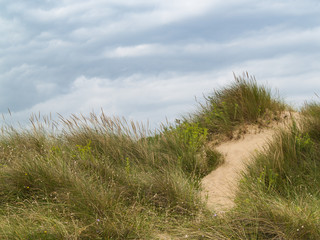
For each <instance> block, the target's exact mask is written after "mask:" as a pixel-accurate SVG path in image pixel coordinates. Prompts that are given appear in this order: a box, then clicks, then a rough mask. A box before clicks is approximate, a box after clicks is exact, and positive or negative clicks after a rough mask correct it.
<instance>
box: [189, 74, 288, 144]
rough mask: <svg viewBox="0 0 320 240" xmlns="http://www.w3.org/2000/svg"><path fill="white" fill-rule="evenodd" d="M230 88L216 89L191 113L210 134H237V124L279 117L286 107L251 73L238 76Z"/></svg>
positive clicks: (264, 121) (194, 119) (229, 135)
mask: <svg viewBox="0 0 320 240" xmlns="http://www.w3.org/2000/svg"><path fill="white" fill-rule="evenodd" d="M234 77H235V81H234V82H233V83H232V84H231V85H230V86H227V87H224V88H222V89H219V90H215V91H214V92H213V93H212V94H210V95H208V96H206V97H205V103H204V104H200V108H199V110H198V111H197V112H196V113H195V114H193V115H192V116H191V119H192V121H195V122H198V123H199V124H200V126H202V127H204V128H207V129H208V131H209V133H210V134H213V135H216V134H224V135H227V136H228V137H230V138H232V137H233V132H234V130H235V128H236V127H239V125H242V124H251V123H257V122H259V123H261V124H262V123H266V122H270V121H271V120H273V119H277V118H279V115H280V113H281V112H282V111H283V110H284V109H285V108H286V106H285V104H284V103H283V101H281V100H280V98H279V97H278V96H277V95H275V94H272V92H271V89H269V88H267V87H266V86H263V85H258V84H257V82H256V80H255V78H254V77H252V76H249V74H248V73H246V74H244V75H243V77H241V76H239V77H237V76H234Z"/></svg>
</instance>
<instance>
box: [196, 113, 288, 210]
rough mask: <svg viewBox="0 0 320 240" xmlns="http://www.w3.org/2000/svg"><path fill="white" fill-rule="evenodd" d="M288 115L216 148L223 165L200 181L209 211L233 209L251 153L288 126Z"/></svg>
mask: <svg viewBox="0 0 320 240" xmlns="http://www.w3.org/2000/svg"><path fill="white" fill-rule="evenodd" d="M289 116H290V114H289V113H287V114H285V115H284V116H283V120H282V121H281V122H280V123H279V122H278V123H275V124H273V125H272V126H270V127H268V128H264V129H258V128H257V127H255V126H248V130H247V133H246V134H245V135H243V136H242V137H241V139H238V140H231V141H228V142H223V143H222V144H220V145H219V146H217V147H215V148H216V149H217V150H218V151H219V152H220V153H222V154H223V155H224V157H225V162H224V164H223V165H221V166H220V167H218V168H217V169H216V170H214V171H213V172H211V173H210V174H209V175H207V176H206V177H204V178H203V180H202V186H203V192H202V195H203V197H204V198H207V204H208V207H209V208H211V209H214V210H215V211H217V212H224V211H227V210H229V209H230V208H232V207H233V206H234V197H235V194H236V190H237V186H238V183H239V180H240V173H241V172H242V171H244V170H245V168H246V165H247V164H249V163H250V161H251V160H252V154H253V153H254V152H255V151H258V150H260V149H262V148H263V146H264V145H265V143H266V141H268V139H270V138H272V136H273V134H274V133H275V131H276V129H277V128H279V127H284V126H286V125H287V123H288V121H290V117H289Z"/></svg>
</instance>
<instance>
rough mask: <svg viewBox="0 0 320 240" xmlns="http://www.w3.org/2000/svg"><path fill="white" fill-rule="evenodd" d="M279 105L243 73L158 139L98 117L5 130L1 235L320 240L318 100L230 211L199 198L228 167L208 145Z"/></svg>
mask: <svg viewBox="0 0 320 240" xmlns="http://www.w3.org/2000/svg"><path fill="white" fill-rule="evenodd" d="M285 108H286V106H285V104H284V103H283V102H282V101H281V100H279V98H276V97H274V96H272V94H271V91H270V90H269V89H267V88H266V87H264V86H260V85H258V84H257V83H256V81H255V80H254V78H252V77H249V76H248V75H246V76H244V77H242V78H241V77H238V78H236V80H235V82H234V83H233V84H232V85H230V86H229V87H226V88H224V89H222V90H217V91H215V92H214V93H213V94H212V95H210V96H207V97H206V103H205V104H202V105H200V108H199V111H198V112H197V113H195V114H193V115H191V116H190V117H189V118H185V119H182V120H180V121H177V123H176V124H174V125H169V126H163V128H162V129H161V130H159V131H158V132H156V133H150V132H148V130H146V129H144V127H143V126H141V125H140V124H138V123H133V122H130V123H128V122H126V121H125V120H124V119H118V118H113V119H111V118H108V117H106V116H105V115H104V114H103V113H102V114H101V115H100V116H96V115H94V114H92V115H91V116H89V117H84V116H75V115H73V116H72V117H71V118H69V119H64V118H62V117H61V119H60V122H59V124H60V125H59V129H60V130H59V131H54V130H49V129H51V128H53V129H55V126H56V125H57V123H56V122H53V121H49V120H48V119H44V120H40V118H39V117H35V116H34V117H33V119H32V120H31V123H32V128H30V129H27V128H26V129H22V130H16V129H14V128H12V127H10V126H7V127H5V126H3V127H2V134H1V138H0V239H171V238H172V239H320V231H319V229H320V228H319V226H320V210H319V209H320V208H319V206H320V192H319V188H318V186H319V184H320V161H319V157H318V156H320V148H319V147H320V138H319V136H320V114H319V113H320V104H317V103H311V104H308V105H306V106H305V107H304V108H303V109H302V111H301V114H300V115H301V116H303V117H301V118H302V119H301V121H302V122H303V123H302V124H301V125H300V124H298V120H297V121H294V120H293V121H292V126H291V127H290V128H289V129H287V130H282V131H279V132H278V134H277V135H276V137H275V139H274V140H273V141H271V142H270V143H269V144H268V147H267V149H266V150H265V151H263V152H260V153H257V154H256V156H255V161H254V164H252V165H250V166H249V167H248V172H247V173H246V174H245V175H243V179H242V180H241V185H240V189H239V192H238V194H237V198H236V207H235V208H234V209H231V210H230V211H229V212H226V213H224V214H220V213H218V212H215V211H212V210H211V209H208V208H207V207H206V204H205V199H202V198H201V197H200V196H201V195H200V191H201V178H202V177H203V176H205V175H206V174H208V173H209V172H210V171H212V170H213V169H214V168H216V167H218V166H219V165H220V164H221V163H222V162H223V158H222V157H221V156H220V154H219V153H218V152H216V151H215V150H214V149H212V147H210V146H209V144H208V141H209V140H210V141H211V140H213V139H215V140H217V141H222V140H223V136H228V137H231V136H233V134H234V131H235V130H236V129H237V128H239V126H241V125H244V124H253V123H256V124H267V123H268V121H273V120H277V119H279V118H280V116H281V112H282V111H283V110H285ZM300 126H303V127H300Z"/></svg>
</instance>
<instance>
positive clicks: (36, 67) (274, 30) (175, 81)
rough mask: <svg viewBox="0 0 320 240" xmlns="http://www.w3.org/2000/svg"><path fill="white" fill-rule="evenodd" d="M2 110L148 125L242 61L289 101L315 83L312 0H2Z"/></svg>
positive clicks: (317, 21) (229, 77)
mask: <svg viewBox="0 0 320 240" xmlns="http://www.w3.org/2000/svg"><path fill="white" fill-rule="evenodd" d="M0 34H1V36H0V112H1V113H3V114H4V115H6V114H7V112H8V110H7V109H8V108H9V109H10V110H11V112H12V116H13V118H15V119H18V120H19V121H22V122H23V121H24V120H25V119H27V118H28V117H29V116H30V114H31V113H35V112H39V111H40V112H41V113H42V114H49V113H50V112H51V113H53V114H55V113H60V114H62V115H64V116H66V117H67V116H69V115H70V114H72V113H76V114H79V113H82V114H84V115H86V114H88V113H90V112H91V111H93V110H94V111H95V112H97V113H99V111H100V109H101V108H103V109H104V112H105V113H106V114H108V115H110V116H111V115H119V116H125V117H126V118H130V119H135V120H138V121H140V120H141V121H144V122H146V121H147V120H149V121H150V124H151V126H152V127H154V126H157V124H159V122H163V121H164V120H165V119H166V118H168V119H169V120H173V119H175V118H178V117H180V116H181V115H183V114H185V113H188V112H191V111H193V110H194V108H195V106H196V103H195V97H197V98H198V99H201V97H202V94H203V93H204V94H207V93H209V92H211V91H212V90H213V89H217V88H219V87H222V86H225V85H226V84H229V83H230V82H232V81H233V72H235V74H236V75H241V74H242V72H244V71H248V72H249V74H251V75H254V76H255V77H256V79H257V81H258V82H259V83H262V84H266V83H267V84H268V85H269V86H270V87H272V88H275V89H278V90H279V92H280V94H281V95H282V96H283V97H284V98H285V99H286V100H287V101H288V102H289V103H292V104H294V105H296V106H299V105H301V103H303V102H304V100H310V99H314V98H315V97H314V96H315V95H314V93H315V92H316V93H320V91H319V89H320V1H319V0H268V1H261V0H170V1H168V0H91V1H88V0H86V1H84V0H28V1H26V0H14V1H12V0H0Z"/></svg>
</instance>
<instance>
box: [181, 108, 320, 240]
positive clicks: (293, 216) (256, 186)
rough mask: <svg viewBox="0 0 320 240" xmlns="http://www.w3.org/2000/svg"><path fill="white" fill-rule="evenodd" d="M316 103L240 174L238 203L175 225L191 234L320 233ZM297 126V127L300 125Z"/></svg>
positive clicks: (249, 236) (279, 235)
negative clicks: (225, 210) (180, 225)
mask: <svg viewBox="0 0 320 240" xmlns="http://www.w3.org/2000/svg"><path fill="white" fill-rule="evenodd" d="M318 113H320V104H316V103H312V104H309V105H306V106H305V107H304V108H303V111H302V114H303V116H301V115H300V117H299V118H300V120H299V121H301V122H300V124H298V122H297V121H298V120H297V119H296V120H294V119H293V120H292V124H291V127H290V128H288V129H284V130H279V131H278V133H277V134H276V135H275V137H274V139H273V140H272V141H270V142H269V143H268V145H267V146H266V148H265V150H263V151H261V152H259V153H257V154H256V155H255V156H253V157H254V164H252V165H250V166H248V172H247V173H246V174H244V175H243V178H242V180H241V183H240V187H239V190H238V193H237V198H236V207H235V208H234V209H232V210H230V211H229V212H227V213H226V214H224V215H223V216H221V217H219V213H218V215H217V214H213V213H210V212H208V213H206V214H205V215H204V216H203V217H202V218H201V220H200V221H197V222H190V223H189V224H186V225H185V226H184V228H180V229H179V230H177V231H176V234H177V235H178V236H180V237H182V236H183V233H185V232H189V237H190V238H192V239H297V240H299V239H300V240H304V239H320V208H319V206H320V191H319V186H320V159H319V156H320V138H319V134H320V132H319V131H320V128H319V124H320V114H318ZM299 126H300V127H299Z"/></svg>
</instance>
